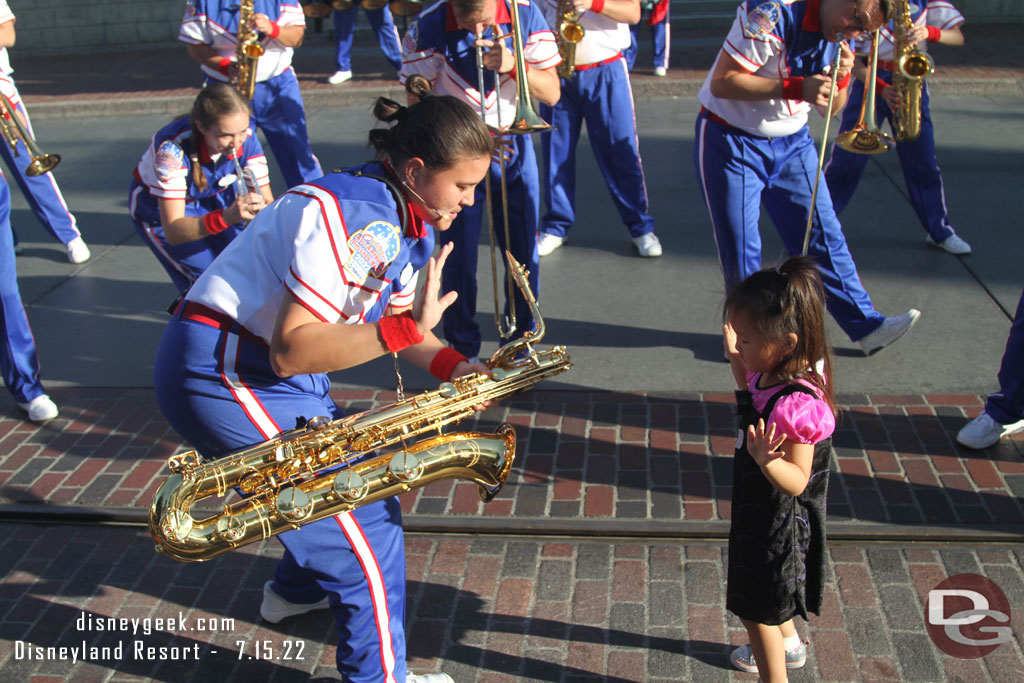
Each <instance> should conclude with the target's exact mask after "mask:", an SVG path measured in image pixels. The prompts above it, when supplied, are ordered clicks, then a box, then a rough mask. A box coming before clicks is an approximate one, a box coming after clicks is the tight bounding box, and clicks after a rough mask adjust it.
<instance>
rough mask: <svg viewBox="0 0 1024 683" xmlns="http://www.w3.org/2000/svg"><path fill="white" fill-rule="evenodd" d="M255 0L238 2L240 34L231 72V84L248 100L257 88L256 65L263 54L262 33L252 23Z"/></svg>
mask: <svg viewBox="0 0 1024 683" xmlns="http://www.w3.org/2000/svg"><path fill="white" fill-rule="evenodd" d="M254 14H255V12H254V10H253V0H241V2H239V4H238V36H237V45H236V47H235V68H234V69H233V70H232V73H231V79H230V80H231V85H233V86H234V87H235V89H236V90H238V92H239V93H241V94H242V97H244V98H245V99H247V100H251V99H252V96H253V93H254V92H255V90H256V65H257V64H258V63H259V61H260V57H262V56H263V45H262V44H261V43H260V34H259V31H257V30H256V29H255V28H253V25H252V18H253V15H254Z"/></svg>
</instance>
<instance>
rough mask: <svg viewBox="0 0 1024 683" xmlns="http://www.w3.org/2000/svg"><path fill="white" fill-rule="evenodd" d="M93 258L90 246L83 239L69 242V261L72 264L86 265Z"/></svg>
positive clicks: (79, 238) (78, 238)
mask: <svg viewBox="0 0 1024 683" xmlns="http://www.w3.org/2000/svg"><path fill="white" fill-rule="evenodd" d="M91 256H92V253H91V252H90V251H89V245H87V244H86V243H85V240H83V239H82V238H81V237H76V238H75V239H73V240H71V241H70V242H68V261H71V262H72V263H85V262H86V261H88V260H89V258H90V257H91Z"/></svg>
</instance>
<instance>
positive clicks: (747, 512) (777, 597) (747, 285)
mask: <svg viewBox="0 0 1024 683" xmlns="http://www.w3.org/2000/svg"><path fill="white" fill-rule="evenodd" d="M725 314H726V318H727V323H726V324H725V326H724V334H725V349H726V353H727V354H728V356H729V360H730V363H731V365H732V371H733V376H734V377H735V378H736V385H737V386H738V387H739V390H738V391H737V392H736V402H737V408H738V413H739V419H740V434H739V438H738V440H737V448H736V454H735V464H734V474H733V489H732V527H731V529H730V531H729V573H728V585H727V593H726V609H728V610H729V611H730V612H732V613H733V614H735V615H736V616H738V617H739V618H740V620H741V621H742V622H743V625H744V626H745V627H746V629H747V634H748V636H749V637H750V645H744V646H742V647H739V648H737V649H736V650H734V651H733V652H732V655H731V657H730V659H731V661H732V663H733V665H734V666H735V667H736V668H738V669H741V670H743V671H749V672H755V671H756V672H757V673H758V674H759V675H760V677H761V680H762V681H764V683H779V682H781V681H786V680H787V676H786V669H787V668H789V669H797V668H800V667H802V666H803V665H804V664H806V662H807V650H806V648H805V647H804V645H803V644H802V643H801V642H800V638H799V636H798V635H797V632H796V628H795V627H794V625H793V617H794V616H795V615H797V614H799V615H800V616H802V617H803V618H804V619H807V612H808V611H811V612H814V613H815V614H817V613H818V612H819V610H820V609H821V597H822V582H823V574H824V564H825V493H826V490H827V488H828V465H829V455H830V452H831V439H830V437H831V434H832V431H833V430H834V429H835V404H834V401H833V388H832V387H833V384H832V360H831V351H830V348H829V345H828V341H827V339H826V335H825V319H824V293H823V290H822V284H821V278H820V277H819V276H818V272H817V270H816V268H815V266H814V263H813V261H812V260H811V259H810V258H808V257H797V258H792V259H790V260H788V261H786V262H785V263H784V264H782V266H780V267H779V268H777V269H769V270H762V271H760V272H757V273H754V274H753V275H751V276H750V277H748V278H747V279H746V280H744V281H743V282H741V283H740V284H739V286H737V287H736V289H735V290H734V291H733V292H732V293H731V294H730V295H729V296H728V298H727V299H726V302H725Z"/></svg>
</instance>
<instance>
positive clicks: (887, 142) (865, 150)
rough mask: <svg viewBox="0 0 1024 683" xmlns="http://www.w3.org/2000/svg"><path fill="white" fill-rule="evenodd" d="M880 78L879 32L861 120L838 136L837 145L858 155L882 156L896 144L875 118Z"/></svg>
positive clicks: (873, 45) (874, 37)
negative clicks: (878, 79) (878, 77)
mask: <svg viewBox="0 0 1024 683" xmlns="http://www.w3.org/2000/svg"><path fill="white" fill-rule="evenodd" d="M877 76H878V30H877V29H876V30H875V32H874V33H872V34H871V68H870V69H869V70H868V82H867V84H866V85H865V86H864V101H863V102H861V105H860V120H859V121H857V125H855V126H854V127H853V128H851V129H850V130H848V131H846V132H845V133H840V134H839V135H837V136H836V144H837V145H839V146H840V147H842V148H843V149H845V150H846V151H847V152H854V153H856V154H881V153H883V152H888V151H889V150H890V149H892V146H893V145H894V144H896V143H895V141H893V139H892V138H891V137H889V136H888V135H886V134H885V133H883V132H882V130H881V129H880V128H879V127H878V122H877V117H876V116H875V79H876V78H877Z"/></svg>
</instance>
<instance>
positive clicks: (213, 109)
mask: <svg viewBox="0 0 1024 683" xmlns="http://www.w3.org/2000/svg"><path fill="white" fill-rule="evenodd" d="M238 112H245V113H246V114H248V115H250V116H251V115H252V107H250V106H249V103H248V102H247V101H246V100H245V98H244V97H242V96H241V95H239V94H238V91H237V90H235V89H234V88H233V87H231V86H230V85H228V84H227V83H211V84H210V85H208V86H206V87H205V88H203V89H202V90H200V91H199V94H198V95H197V96H196V100H195V102H193V103H192V111H191V112H189V115H188V117H189V120H190V121H191V122H192V142H191V144H190V145H189V153H188V156H189V160H190V161H191V162H192V183H193V185H195V186H196V187H197V188H198V189H199V190H205V189H206V176H205V175H203V171H202V169H201V168H199V141H200V140H202V139H203V134H202V133H201V132H200V131H199V128H198V127H197V126H196V123H201V124H203V127H204V128H210V127H211V126H213V125H214V124H216V123H217V121H218V120H220V118H221V117H222V116H228V115H230V114H236V113H238Z"/></svg>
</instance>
